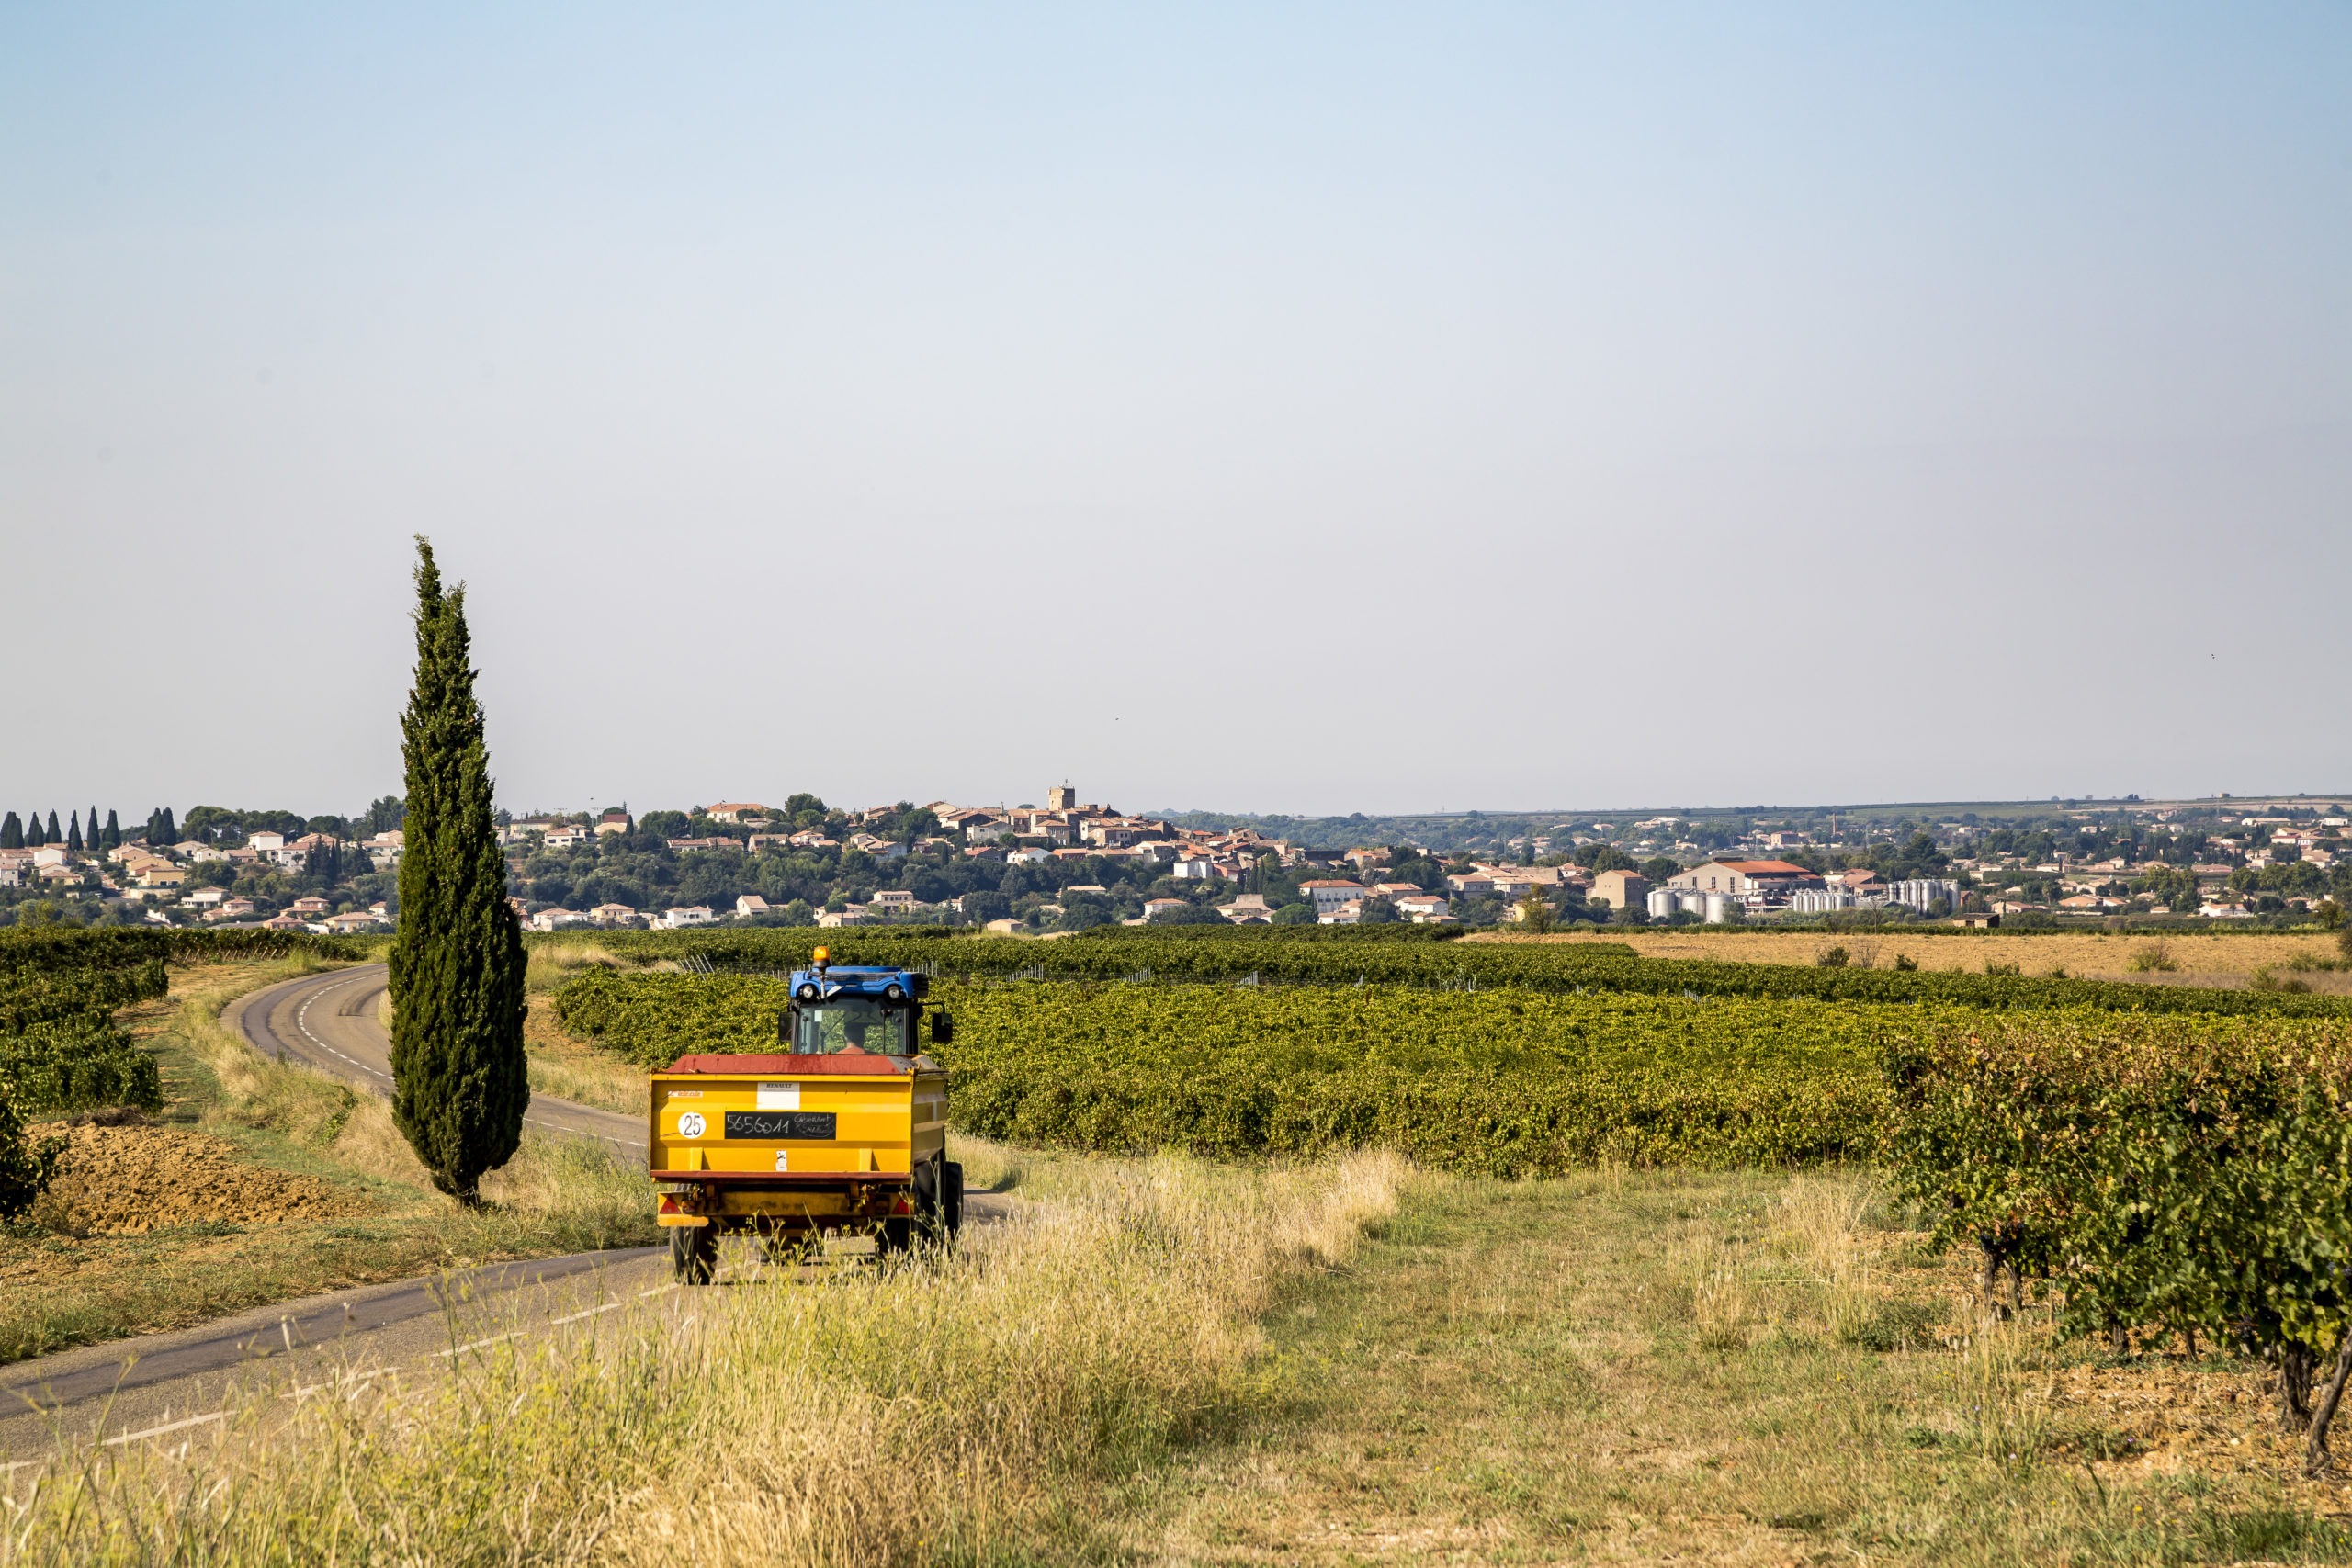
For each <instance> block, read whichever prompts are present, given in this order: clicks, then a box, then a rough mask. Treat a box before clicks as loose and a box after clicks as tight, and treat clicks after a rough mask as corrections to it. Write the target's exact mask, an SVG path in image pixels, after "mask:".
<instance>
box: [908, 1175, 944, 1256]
mask: <svg viewBox="0 0 2352 1568" xmlns="http://www.w3.org/2000/svg"><path fill="white" fill-rule="evenodd" d="M911 1185H912V1187H913V1189H914V1201H915V1213H914V1219H913V1222H912V1224H910V1227H909V1233H910V1239H912V1238H915V1237H920V1238H922V1239H923V1240H925V1241H935V1240H937V1239H939V1238H940V1237H942V1236H944V1235H946V1234H947V1227H946V1225H945V1224H944V1223H943V1222H944V1219H945V1203H944V1199H945V1197H946V1187H947V1170H946V1166H945V1164H944V1162H943V1161H941V1160H940V1159H938V1158H936V1157H933V1158H931V1159H927V1160H924V1161H923V1162H922V1164H921V1165H918V1166H916V1167H915V1168H914V1180H913V1182H912V1183H911Z"/></svg>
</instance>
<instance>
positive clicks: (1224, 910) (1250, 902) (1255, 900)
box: [1216, 893, 1274, 926]
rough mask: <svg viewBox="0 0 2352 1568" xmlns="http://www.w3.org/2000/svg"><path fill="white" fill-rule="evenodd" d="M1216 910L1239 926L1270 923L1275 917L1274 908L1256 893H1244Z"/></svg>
mask: <svg viewBox="0 0 2352 1568" xmlns="http://www.w3.org/2000/svg"><path fill="white" fill-rule="evenodd" d="M1216 912H1217V913H1218V914H1220V915H1223V916H1224V917H1225V918H1226V919H1228V920H1231V921H1232V922H1233V923H1234V924H1235V925H1237V926H1250V925H1268V924H1271V923H1272V920H1273V918H1274V911H1273V909H1272V907H1271V906H1269V905H1268V904H1267V902H1266V900H1265V899H1264V898H1263V897H1261V896H1260V895H1258V894H1255V893H1244V894H1243V895H1241V897H1238V898H1236V899H1235V900H1234V901H1233V902H1232V903H1230V904H1220V905H1218V906H1217V907H1216Z"/></svg>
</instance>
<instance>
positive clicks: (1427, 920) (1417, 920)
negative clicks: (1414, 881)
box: [1394, 888, 1451, 926]
mask: <svg viewBox="0 0 2352 1568" xmlns="http://www.w3.org/2000/svg"><path fill="white" fill-rule="evenodd" d="M1394 902H1395V904H1396V906H1397V913H1398V914H1400V915H1402V916H1404V917H1405V918H1406V919H1408V920H1410V921H1412V922H1413V923H1414V924H1415V925H1422V926H1425V925H1430V924H1432V923H1434V922H1436V921H1438V920H1442V919H1449V918H1450V917H1449V916H1448V914H1447V912H1446V911H1447V910H1448V908H1451V906H1449V905H1448V904H1447V903H1446V900H1445V895H1444V894H1442V893H1423V892H1421V891H1420V890H1419V888H1416V889H1414V890H1413V891H1412V892H1410V893H1403V894H1399V895H1397V897H1396V899H1395V900H1394Z"/></svg>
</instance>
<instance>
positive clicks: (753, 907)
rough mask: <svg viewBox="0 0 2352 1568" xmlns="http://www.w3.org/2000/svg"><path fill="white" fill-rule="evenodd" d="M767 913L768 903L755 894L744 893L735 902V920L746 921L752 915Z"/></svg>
mask: <svg viewBox="0 0 2352 1568" xmlns="http://www.w3.org/2000/svg"><path fill="white" fill-rule="evenodd" d="M767 912H768V901H767V900H766V899H764V898H763V897H760V896H759V895H758V894H756V893H746V894H744V895H742V896H741V897H739V898H737V899H736V900H735V918H736V919H739V920H748V919H751V918H752V916H754V915H764V914H766V913H767Z"/></svg>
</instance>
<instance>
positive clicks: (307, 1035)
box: [294, 975, 392, 1083]
mask: <svg viewBox="0 0 2352 1568" xmlns="http://www.w3.org/2000/svg"><path fill="white" fill-rule="evenodd" d="M365 978H367V976H361V975H354V976H351V979H350V980H337V981H335V982H334V984H333V985H327V986H321V987H319V988H318V989H317V990H315V991H312V992H311V994H310V995H309V996H307V997H304V998H302V1005H301V1006H300V1007H299V1008H297V1009H295V1010H294V1027H295V1028H297V1029H299V1030H300V1031H301V1032H302V1037H303V1038H304V1039H306V1040H308V1041H309V1042H310V1043H311V1044H313V1045H316V1046H317V1047H318V1048H319V1049H320V1050H322V1051H324V1052H325V1053H326V1054H327V1055H330V1056H333V1057H334V1058H336V1059H337V1060H338V1061H345V1062H349V1063H350V1064H351V1065H352V1066H355V1067H357V1068H358V1069H359V1070H360V1071H361V1072H363V1073H366V1074H368V1076H369V1077H379V1078H381V1079H383V1080H384V1081H385V1082H386V1083H390V1082H391V1081H392V1075H391V1074H390V1073H387V1072H380V1071H379V1070H378V1069H376V1068H374V1067H371V1066H368V1064H367V1063H365V1062H363V1061H361V1060H360V1059H359V1058H358V1057H356V1056H347V1055H344V1054H343V1053H342V1052H340V1051H338V1050H336V1049H335V1048H334V1046H332V1045H330V1044H328V1043H326V1042H325V1041H323V1040H322V1039H320V1038H319V1037H318V1036H317V1035H315V1034H313V1033H311V1003H312V1002H314V1001H317V1000H318V999H319V998H321V997H323V996H325V995H326V994H327V993H328V992H329V991H335V990H340V989H342V988H343V987H345V986H348V985H350V984H351V981H352V980H359V979H365Z"/></svg>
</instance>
